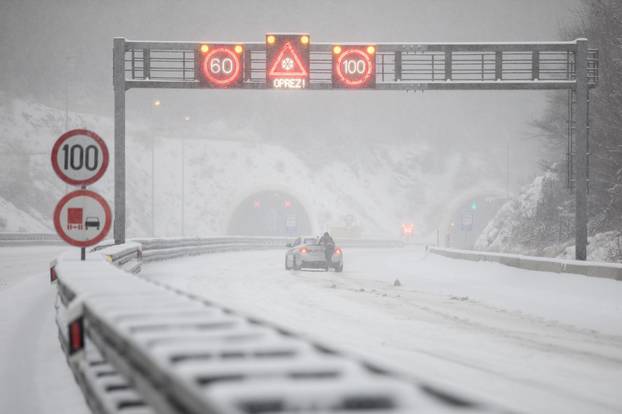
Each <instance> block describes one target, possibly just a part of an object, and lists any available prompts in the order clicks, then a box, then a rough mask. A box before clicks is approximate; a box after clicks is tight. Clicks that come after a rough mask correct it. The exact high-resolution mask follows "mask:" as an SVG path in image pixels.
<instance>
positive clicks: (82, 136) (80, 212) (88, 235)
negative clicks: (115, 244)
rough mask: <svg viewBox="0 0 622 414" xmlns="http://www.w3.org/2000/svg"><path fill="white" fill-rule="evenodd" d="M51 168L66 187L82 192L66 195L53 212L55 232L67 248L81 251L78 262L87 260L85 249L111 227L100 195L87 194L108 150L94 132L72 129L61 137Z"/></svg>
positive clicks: (101, 172)
mask: <svg viewBox="0 0 622 414" xmlns="http://www.w3.org/2000/svg"><path fill="white" fill-rule="evenodd" d="M51 161H52V168H53V169H54V172H55V173H56V175H58V177H59V178H60V179H61V180H63V181H64V182H66V183H67V184H70V185H74V186H79V187H80V188H81V189H80V190H77V191H73V192H71V193H69V194H67V195H65V196H64V197H63V198H62V199H61V200H60V201H59V202H58V204H57V205H56V208H55V209H54V228H55V229H56V232H57V233H58V235H59V236H60V237H61V238H62V239H63V240H64V241H65V242H67V243H68V244H70V245H72V246H77V247H80V249H81V251H80V259H81V260H85V259H86V250H85V248H86V247H89V246H92V245H95V244H97V243H99V242H100V241H101V240H103V239H104V237H106V234H108V231H109V230H110V226H111V225H112V214H111V212H110V207H109V206H108V203H107V202H106V200H104V198H103V197H102V196H100V195H99V194H97V193H95V192H93V191H89V190H86V186H87V185H88V184H92V183H94V182H96V181H97V180H99V179H100V178H101V177H102V176H103V175H104V173H105V172H106V169H107V168H108V163H109V161H110V155H109V153H108V147H107V146H106V143H105V142H104V140H103V139H102V138H101V137H100V136H99V135H97V134H96V133H95V132H93V131H89V130H87V129H73V130H71V131H68V132H66V133H64V134H63V135H61V136H60V137H59V138H58V139H57V140H56V142H55V143H54V146H53V147H52V154H51Z"/></svg>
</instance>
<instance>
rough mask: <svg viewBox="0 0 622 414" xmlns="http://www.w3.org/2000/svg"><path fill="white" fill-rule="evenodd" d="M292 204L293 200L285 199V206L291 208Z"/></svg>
mask: <svg viewBox="0 0 622 414" xmlns="http://www.w3.org/2000/svg"><path fill="white" fill-rule="evenodd" d="M291 206H292V202H291V201H290V200H285V202H283V207H285V208H291Z"/></svg>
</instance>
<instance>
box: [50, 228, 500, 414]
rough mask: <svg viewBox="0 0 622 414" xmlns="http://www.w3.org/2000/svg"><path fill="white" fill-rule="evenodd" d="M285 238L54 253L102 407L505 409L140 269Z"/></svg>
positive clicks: (76, 358) (82, 372) (188, 412)
mask: <svg viewBox="0 0 622 414" xmlns="http://www.w3.org/2000/svg"><path fill="white" fill-rule="evenodd" d="M284 242H285V239H280V238H246V237H239V238H230V237H225V238H213V239H140V240H133V241H132V242H128V243H126V244H124V245H118V246H107V247H104V248H100V249H94V251H92V252H91V254H89V255H87V260H86V261H80V260H79V254H78V252H77V251H69V252H67V253H65V254H64V255H62V256H60V257H59V258H58V259H57V260H55V261H54V262H52V268H51V271H50V274H54V275H55V282H53V283H55V284H56V287H57V291H58V298H59V305H58V306H57V315H56V321H57V325H58V330H59V339H60V342H61V346H62V348H63V349H64V351H65V353H66V355H67V360H68V363H69V366H70V367H71V369H72V371H73V373H74V376H75V378H76V381H77V382H78V384H79V385H80V387H81V389H82V391H83V394H84V396H85V398H86V400H87V402H88V404H89V406H90V407H91V409H92V410H93V412H95V413H98V414H100V413H101V414H112V413H131V414H138V413H140V414H152V413H161V414H164V413H167V414H176V413H179V414H181V413H184V414H194V413H196V414H198V413H215V414H221V413H222V414H225V413H227V414H229V413H231V414H255V413H256V414H259V413H291V414H293V413H320V412H321V413H346V412H347V413H350V412H352V413H354V412H365V413H371V412H373V413H387V414H389V413H401V414H407V413H413V412H427V413H436V412H439V413H440V412H443V413H447V412H460V413H463V412H464V413H471V412H473V413H474V412H498V411H497V410H496V409H494V410H493V408H491V407H490V406H489V405H487V404H481V403H476V402H473V401H471V400H470V399H467V398H464V397H463V396H462V395H460V394H458V393H456V392H454V391H447V390H445V389H444V388H442V387H439V386H436V385H434V384H433V383H431V382H430V381H420V380H416V379H412V378H405V377H404V376H402V375H399V374H396V373H393V372H390V371H388V370H386V369H384V368H382V367H379V366H377V365H374V364H372V363H370V362H368V361H364V360H362V359H361V358H360V357H355V356H351V355H348V354H345V353H343V352H340V351H337V350H334V349H332V348H331V347H329V346H326V345H325V344H320V343H318V342H315V341H313V340H311V339H309V338H305V337H302V336H300V335H297V334H296V333H293V332H290V331H288V330H287V329H283V328H282V327H278V326H275V325H273V324H270V323H268V322H265V321H261V320H258V319H256V318H253V317H248V316H244V315H241V314H239V313H237V312H235V311H234V310H231V309H228V308H226V307H224V306H222V305H219V304H216V303H211V302H209V301H207V300H205V299H202V298H199V297H195V296H193V295H192V294H189V293H186V292H183V291H180V290H177V289H174V288H172V287H170V286H167V285H164V284H160V283H157V282H154V281H152V280H149V279H146V278H143V277H141V276H140V275H139V274H131V273H129V272H135V273H137V272H139V270H140V264H141V263H142V262H143V261H149V260H165V259H168V258H172V257H180V256H182V255H191V254H202V253H210V252H222V251H237V250H250V249H267V248H283V249H284V244H285V243H284ZM123 269H125V270H127V271H124V270H123Z"/></svg>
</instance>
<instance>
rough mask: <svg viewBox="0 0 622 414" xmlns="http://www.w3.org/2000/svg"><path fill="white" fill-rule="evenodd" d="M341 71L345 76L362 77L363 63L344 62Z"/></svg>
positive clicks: (361, 61) (356, 61) (362, 61)
mask: <svg viewBox="0 0 622 414" xmlns="http://www.w3.org/2000/svg"><path fill="white" fill-rule="evenodd" d="M343 71H344V72H345V73H346V74H347V75H356V74H359V75H362V74H363V73H365V61H364V60H360V59H356V60H354V59H352V60H344V61H343Z"/></svg>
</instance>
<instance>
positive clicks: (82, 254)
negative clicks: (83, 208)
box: [80, 185, 86, 261]
mask: <svg viewBox="0 0 622 414" xmlns="http://www.w3.org/2000/svg"><path fill="white" fill-rule="evenodd" d="M80 187H81V188H82V189H83V190H86V186H85V185H82V186H80ZM80 260H81V261H85V260H86V248H84V247H81V248H80Z"/></svg>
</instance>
